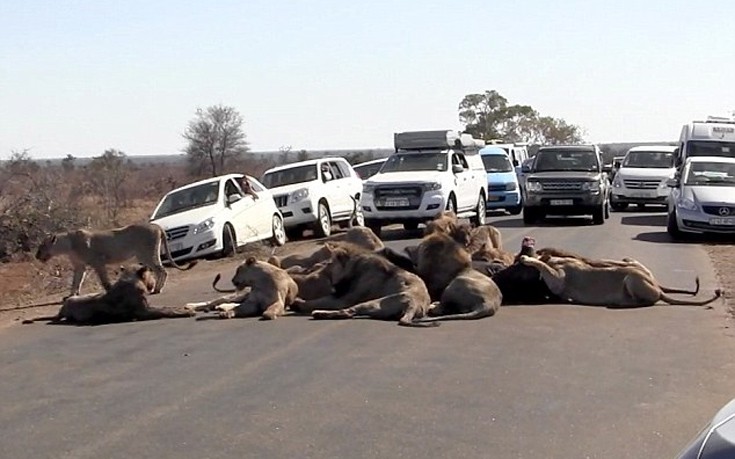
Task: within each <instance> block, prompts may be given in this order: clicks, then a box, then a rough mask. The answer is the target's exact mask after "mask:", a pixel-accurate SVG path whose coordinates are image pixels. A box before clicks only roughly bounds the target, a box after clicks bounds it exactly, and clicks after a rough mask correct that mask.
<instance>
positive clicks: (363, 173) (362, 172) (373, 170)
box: [352, 158, 388, 182]
mask: <svg viewBox="0 0 735 459" xmlns="http://www.w3.org/2000/svg"><path fill="white" fill-rule="evenodd" d="M386 159H388V158H380V159H373V160H371V161H365V162H363V163H358V164H354V165H353V166H352V168H353V169H354V170H355V172H356V173H357V176H358V177H360V178H361V179H362V181H363V182H364V181H365V180H367V179H369V178H370V177H372V176H373V175H375V174H377V173H378V172H380V168H381V167H383V163H385V160H386Z"/></svg>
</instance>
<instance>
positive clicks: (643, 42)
mask: <svg viewBox="0 0 735 459" xmlns="http://www.w3.org/2000/svg"><path fill="white" fill-rule="evenodd" d="M734 20H735V2H733V1H732V0H727V1H712V0H710V1H707V2H692V1H680V0H661V1H644V0H636V1H624V0H617V1H594V0H580V1H565V0H559V1H545V0H544V1H541V0H537V1H530V0H529V1H523V0H514V1H504V2H498V1H490V0H485V1H480V0H477V1H452V2H450V1H431V0H420V1H419V0H414V1H400V0H393V1H390V2H389V1H381V0H371V1H365V2H357V1H345V0H341V1H326V0H303V1H278V0H264V1H260V0H238V1H218V0H210V1H206V2H204V1H199V2H193V1H184V0H177V1H173V0H170V1H155V0H146V1H138V0H128V1H100V0H90V1H73V0H67V1H57V0H53V1H40V0H23V1H21V0H4V1H2V2H0V158H6V157H8V156H9V154H10V152H11V150H22V149H25V148H30V149H31V155H32V156H33V157H37V158H42V157H59V156H63V155H66V154H67V153H71V154H74V155H76V156H91V155H99V154H101V153H102V152H103V151H104V150H105V149H107V148H117V149H119V150H122V151H124V152H126V153H127V154H129V155H137V154H162V153H178V152H180V151H181V149H182V148H183V146H184V141H183V139H182V137H181V133H182V132H183V130H184V128H185V127H186V124H187V122H188V120H189V119H191V118H192V116H193V114H194V111H195V110H196V108H197V107H198V106H200V107H206V106H208V105H213V104H217V103H223V104H226V105H231V106H234V107H235V108H236V109H237V110H238V111H239V112H240V113H241V114H242V116H243V118H244V119H245V131H246V133H247V136H248V140H249V142H250V143H251V148H252V149H253V150H256V151H257V150H275V149H278V147H280V146H282V145H291V146H292V147H293V148H294V149H296V150H298V149H301V148H305V149H332V148H363V147H391V146H392V140H393V132H395V131H402V130H414V129H458V128H460V127H461V126H460V124H459V120H458V117H457V105H458V103H459V102H460V100H461V99H462V98H463V97H464V95H466V94H469V93H475V92H482V91H484V90H486V89H495V90H497V91H499V92H500V93H501V94H502V95H504V96H505V97H506V98H508V99H509V101H510V103H523V104H528V105H531V106H533V107H534V108H536V109H537V110H539V111H540V112H541V113H542V114H546V115H552V116H556V117H563V118H565V119H566V120H567V121H569V122H572V123H575V124H579V125H581V126H583V127H584V128H585V130H586V132H587V136H586V139H587V140H589V141H595V142H605V141H650V140H670V139H676V138H677V137H678V134H679V130H680V128H681V125H682V124H683V123H685V122H687V121H690V120H691V119H693V118H703V117H705V116H706V115H708V114H719V115H723V114H727V113H729V112H730V111H732V110H735V22H734Z"/></svg>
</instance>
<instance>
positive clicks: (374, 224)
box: [365, 220, 383, 237]
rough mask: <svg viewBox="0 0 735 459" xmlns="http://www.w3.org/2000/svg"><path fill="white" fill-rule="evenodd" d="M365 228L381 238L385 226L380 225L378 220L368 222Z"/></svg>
mask: <svg viewBox="0 0 735 459" xmlns="http://www.w3.org/2000/svg"><path fill="white" fill-rule="evenodd" d="M365 226H367V227H368V228H370V231H372V232H373V233H375V235H376V236H378V237H380V233H382V232H383V225H381V224H380V222H379V221H376V220H366V221H365Z"/></svg>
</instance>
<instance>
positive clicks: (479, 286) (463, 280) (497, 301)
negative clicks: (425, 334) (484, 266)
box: [419, 268, 503, 322]
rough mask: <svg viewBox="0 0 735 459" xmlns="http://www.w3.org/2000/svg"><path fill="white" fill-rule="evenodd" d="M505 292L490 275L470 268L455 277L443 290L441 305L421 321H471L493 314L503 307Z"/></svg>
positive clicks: (431, 310)
mask: <svg viewBox="0 0 735 459" xmlns="http://www.w3.org/2000/svg"><path fill="white" fill-rule="evenodd" d="M502 302H503V295H502V294H501V293H500V290H499V289H498V286H497V285H495V282H493V281H492V280H491V279H490V278H489V277H487V276H485V275H483V274H482V273H480V272H478V271H477V270H475V269H473V268H467V269H465V270H464V271H462V272H461V273H459V275H457V277H455V278H454V280H452V281H451V282H450V283H449V285H447V288H446V289H444V292H442V295H441V300H440V301H439V304H437V305H435V306H434V307H432V308H431V309H430V310H429V316H431V317H427V318H424V319H419V322H435V321H439V320H471V319H481V318H483V317H490V316H493V315H495V313H496V312H497V311H498V309H499V308H500V305H501V303H502Z"/></svg>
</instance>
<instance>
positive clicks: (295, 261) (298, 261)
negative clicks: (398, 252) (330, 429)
mask: <svg viewBox="0 0 735 459" xmlns="http://www.w3.org/2000/svg"><path fill="white" fill-rule="evenodd" d="M327 243H346V244H353V245H356V246H359V247H362V248H364V249H367V250H380V249H382V248H383V247H384V245H383V241H381V240H380V238H379V237H378V236H376V235H375V233H374V232H373V231H372V230H371V229H370V228H366V227H363V226H355V227H353V228H350V229H349V230H347V231H345V232H344V233H341V234H335V235H333V236H330V237H329V238H328V240H327V241H325V242H324V244H327ZM330 256H331V253H330V252H329V250H328V249H326V248H325V247H324V245H322V246H321V247H320V248H319V249H317V250H315V251H314V252H312V253H311V254H309V255H301V254H294V255H290V256H287V257H284V258H279V257H277V256H275V255H273V256H271V257H270V258H269V259H268V262H269V263H271V264H273V265H275V266H278V267H280V268H284V269H288V268H290V267H292V266H295V265H299V266H303V267H309V266H313V265H315V264H317V263H321V262H322V261H325V260H328V259H329V258H330Z"/></svg>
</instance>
